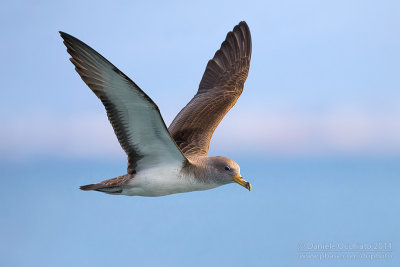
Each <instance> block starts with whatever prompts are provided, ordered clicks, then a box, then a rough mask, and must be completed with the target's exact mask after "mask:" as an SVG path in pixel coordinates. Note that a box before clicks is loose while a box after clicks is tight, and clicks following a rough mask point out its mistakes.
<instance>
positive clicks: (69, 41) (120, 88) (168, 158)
mask: <svg viewBox="0 0 400 267" xmlns="http://www.w3.org/2000/svg"><path fill="white" fill-rule="evenodd" d="M60 34H61V36H62V38H63V39H64V44H65V45H66V47H67V51H68V53H69V54H70V55H71V56H72V57H71V62H72V63H73V64H74V65H75V69H76V71H77V72H78V73H79V75H80V76H81V78H82V80H83V81H84V82H85V83H86V84H87V85H88V86H89V88H90V89H91V90H92V91H93V92H94V93H95V94H96V96H97V97H98V98H99V99H100V100H101V101H102V103H103V104H104V106H105V108H106V111H107V115H108V119H109V120H110V122H111V124H112V126H113V128H114V132H115V134H116V136H117V138H118V141H119V143H120V144H121V147H122V148H123V149H124V150H125V152H126V154H127V155H128V168H127V174H125V175H122V176H119V177H116V178H112V179H109V180H105V181H102V182H99V183H96V184H90V185H86V186H81V189H82V190H95V191H100V192H104V193H108V194H114V195H128V196H164V195H169V194H175V193H182V192H191V191H199V190H208V189H212V188H215V187H218V186H221V185H224V184H228V183H232V182H236V183H239V184H240V185H242V186H244V187H246V188H247V189H249V190H250V184H249V183H248V182H246V181H245V180H243V178H242V177H241V175H240V168H239V166H238V165H237V163H236V162H234V161H233V160H231V159H228V158H225V157H209V156H208V148H209V144H210V140H211V137H212V134H213V133H214V131H215V129H216V127H217V126H218V124H219V123H220V121H221V120H222V119H223V117H224V116H225V114H226V113H227V112H228V111H229V110H230V109H231V108H232V107H233V106H234V105H235V103H236V101H237V99H238V98H239V96H240V94H241V93H242V90H243V86H244V82H245V81H246V78H247V75H248V71H249V64H250V57H251V36H250V31H249V29H248V26H247V24H246V23H245V22H241V23H239V25H237V26H235V28H234V29H233V31H232V32H229V33H228V35H227V37H226V40H225V41H224V42H223V43H222V45H221V48H220V50H218V51H217V52H216V53H215V55H214V58H213V59H211V60H210V61H209V62H208V64H207V67H206V70H205V73H204V75H203V78H202V80H201V82H200V85H199V90H198V92H197V94H196V95H195V96H194V97H193V99H192V100H191V101H190V102H189V103H188V104H187V105H186V106H185V107H184V108H183V109H182V110H181V111H180V112H179V114H178V115H177V116H176V118H175V119H174V121H173V122H172V123H171V125H170V127H169V128H167V127H166V125H165V123H164V121H163V119H162V117H161V114H160V111H159V109H158V107H157V105H156V104H155V103H154V102H153V100H151V98H150V97H149V96H147V95H146V94H145V93H144V92H143V91H142V90H141V89H140V88H139V86H137V85H136V84H135V83H134V82H133V81H132V80H131V79H129V78H128V77H127V76H126V75H125V74H124V73H122V72H121V71H120V70H119V69H118V68H116V67H115V66H114V65H112V64H111V63H110V62H109V61H108V60H107V59H105V58H104V57H103V56H101V55H100V54H99V53H97V52H96V51H95V50H94V49H92V48H91V47H89V46H87V45H86V44H85V43H83V42H81V41H80V40H78V39H76V38H75V37H73V36H71V35H68V34H66V33H63V32H60Z"/></svg>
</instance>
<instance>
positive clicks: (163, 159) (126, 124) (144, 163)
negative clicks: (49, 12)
mask: <svg viewBox="0 0 400 267" xmlns="http://www.w3.org/2000/svg"><path fill="white" fill-rule="evenodd" d="M60 34H61V37H62V38H63V39H64V44H65V45H66V47H67V51H68V53H69V54H70V55H71V59H70V60H71V62H72V63H73V64H74V65H75V69H76V71H77V72H78V73H79V75H80V76H81V78H82V80H83V81H84V82H85V83H86V84H87V85H88V86H89V88H90V89H91V90H92V91H93V92H94V93H95V94H96V96H97V97H98V98H99V99H100V100H101V102H102V103H103V105H104V107H105V109H106V111H107V116H108V119H109V121H110V122H111V125H112V127H113V129H114V132H115V134H116V136H117V138H118V141H119V143H120V144H121V147H122V148H123V149H124V151H125V152H126V154H127V155H128V173H129V174H133V173H135V171H139V170H141V169H145V168H149V167H151V166H154V165H159V164H164V163H170V162H182V163H183V162H184V161H185V160H186V158H185V157H184V156H183V154H182V152H181V151H180V149H179V148H178V147H177V146H176V144H175V142H174V140H173V139H172V137H171V136H170V134H169V132H168V130H167V127H166V126H165V123H164V121H163V119H162V117H161V114H160V111H159V109H158V107H157V105H156V104H155V103H154V102H153V100H151V98H150V97H148V96H147V95H146V94H145V93H144V92H143V91H142V90H141V89H140V88H139V86H137V85H136V84H135V83H134V82H133V81H132V80H131V79H129V78H128V77H127V76H126V75H125V74H124V73H122V72H121V71H120V70H119V69H118V68H116V67H115V66H114V65H113V64H111V63H110V62H109V61H108V60H107V59H105V58H104V57H103V56H101V55H100V54H99V53H97V52H96V51H95V50H94V49H92V48H91V47H89V46H88V45H86V44H85V43H83V42H81V41H80V40H78V39H76V38H75V37H73V36H71V35H69V34H66V33H63V32H60Z"/></svg>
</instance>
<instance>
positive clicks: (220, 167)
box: [209, 157, 251, 191]
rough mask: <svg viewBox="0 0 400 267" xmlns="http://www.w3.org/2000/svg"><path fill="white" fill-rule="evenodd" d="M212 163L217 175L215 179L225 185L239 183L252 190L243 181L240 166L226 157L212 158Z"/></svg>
mask: <svg viewBox="0 0 400 267" xmlns="http://www.w3.org/2000/svg"><path fill="white" fill-rule="evenodd" d="M210 163H211V165H212V169H213V172H215V173H216V175H214V177H215V178H216V179H217V180H218V181H219V182H221V183H223V184H228V183H238V184H240V185H241V186H243V187H245V188H247V189H248V190H249V191H250V190H251V184H250V183H249V182H247V181H246V180H244V179H243V177H242V175H240V167H239V165H238V164H237V163H236V162H235V161H233V160H231V159H228V158H225V157H210V158H209V164H210Z"/></svg>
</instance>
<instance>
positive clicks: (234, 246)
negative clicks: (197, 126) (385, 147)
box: [0, 157, 400, 266]
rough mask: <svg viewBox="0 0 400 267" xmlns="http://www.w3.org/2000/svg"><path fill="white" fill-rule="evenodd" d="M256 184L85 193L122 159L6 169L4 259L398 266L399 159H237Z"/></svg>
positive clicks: (24, 262) (118, 168) (6, 262)
mask: <svg viewBox="0 0 400 267" xmlns="http://www.w3.org/2000/svg"><path fill="white" fill-rule="evenodd" d="M235 159H236V160H237V162H238V163H239V164H240V166H241V170H242V175H243V176H244V177H245V178H246V179H248V180H249V181H250V182H251V183H252V185H253V190H252V192H250V193H249V192H247V191H246V190H245V189H243V188H241V187H240V186H238V185H233V184H232V185H228V186H224V187H220V188H217V189H214V190H210V191H204V192H194V193H185V194H178V195H172V196H166V197H162V198H141V197H124V196H109V195H105V194H101V193H97V192H82V191H80V190H78V187H79V186H80V185H83V184H88V183H92V182H96V181H99V180H101V179H106V178H111V177H113V176H117V175H120V174H123V172H124V169H125V168H126V166H125V163H124V162H109V161H106V160H93V161H78V160H76V161H71V160H60V159H59V160H54V159H38V160H36V161H30V162H26V163H24V164H12V163H4V162H6V161H3V163H2V164H1V165H0V175H1V183H2V193H1V194H0V201H1V203H2V204H1V206H0V212H1V214H2V216H1V217H0V236H1V239H2V242H0V258H1V259H2V265H3V266H118V265H124V266H400V259H399V258H400V254H399V246H400V231H399V226H400V216H399V214H400V213H399V207H400V194H399V191H400V190H399V189H400V164H399V163H400V159H399V158H380V159H373V158H345V159H343V158H324V159H290V160H289V159H279V160H277V159H271V158H261V159H257V160H255V159H251V158H246V157H238V158H235Z"/></svg>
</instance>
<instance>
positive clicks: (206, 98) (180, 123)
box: [168, 21, 251, 157]
mask: <svg viewBox="0 0 400 267" xmlns="http://www.w3.org/2000/svg"><path fill="white" fill-rule="evenodd" d="M250 59H251V35H250V30H249V27H248V26H247V24H246V22H244V21H242V22H240V23H239V24H238V25H236V26H235V27H234V29H233V31H231V32H229V33H228V34H227V36H226V39H225V41H224V42H223V43H222V44H221V48H220V49H219V50H218V51H217V52H216V53H215V55H214V57H213V58H212V59H211V60H210V61H209V62H208V64H207V67H206V70H205V72H204V74H203V78H202V79H201V82H200V85H199V89H198V91H197V94H196V95H195V96H194V97H193V98H192V100H190V102H189V103H188V104H187V105H186V106H185V107H184V108H183V109H182V110H181V111H180V112H179V113H178V115H177V116H176V117H175V119H174V120H173V122H172V123H171V125H170V126H169V128H168V129H169V131H170V133H171V136H172V137H173V138H174V140H175V142H176V144H177V145H178V146H179V148H180V149H181V151H182V152H183V153H184V154H185V156H187V157H195V156H207V155H208V148H209V145H210V141H211V138H212V135H213V133H214V131H215V129H216V128H217V126H218V124H219V123H220V122H221V120H222V119H223V117H224V116H225V114H226V113H227V112H228V111H229V110H230V109H231V108H232V107H233V106H234V105H235V103H236V101H237V100H238V98H239V96H240V95H241V93H242V91H243V86H244V83H245V81H246V79H247V75H248V72H249V67H250Z"/></svg>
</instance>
